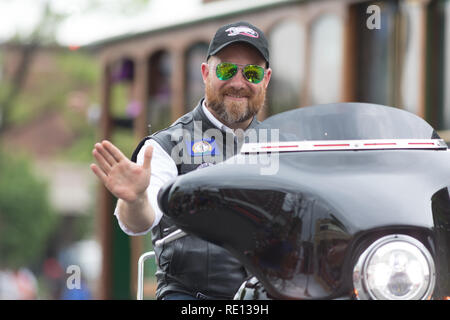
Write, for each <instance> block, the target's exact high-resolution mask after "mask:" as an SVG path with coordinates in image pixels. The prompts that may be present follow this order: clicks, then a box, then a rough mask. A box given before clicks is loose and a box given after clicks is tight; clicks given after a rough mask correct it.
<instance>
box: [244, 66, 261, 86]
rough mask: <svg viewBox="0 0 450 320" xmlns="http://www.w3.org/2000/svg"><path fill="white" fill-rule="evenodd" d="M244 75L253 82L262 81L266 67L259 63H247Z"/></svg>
mask: <svg viewBox="0 0 450 320" xmlns="http://www.w3.org/2000/svg"><path fill="white" fill-rule="evenodd" d="M243 71H244V76H245V78H246V79H247V80H248V82H251V83H260V82H261V81H262V79H264V68H263V67H260V66H257V65H253V64H250V65H247V66H245V68H244V70H243Z"/></svg>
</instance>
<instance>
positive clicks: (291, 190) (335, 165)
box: [159, 104, 450, 299]
mask: <svg viewBox="0 0 450 320" xmlns="http://www.w3.org/2000/svg"><path fill="white" fill-rule="evenodd" d="M302 119H303V120H302ZM304 119H307V120H304ZM299 121H302V122H299ZM263 125H264V126H268V127H271V128H280V131H282V132H281V135H280V137H283V138H286V137H287V138H289V139H294V140H299V141H300V140H328V139H331V140H345V139H430V138H438V136H437V134H436V133H435V131H434V130H433V128H432V127H431V126H429V125H428V124H427V123H426V122H425V121H423V120H422V119H420V118H419V117H417V116H415V115H412V114H410V113H407V112H405V111H402V110H399V109H395V108H390V107H383V106H375V105H368V104H332V105H326V106H317V107H310V108H302V109H299V110H294V111H288V112H285V113H283V114H280V115H276V116H274V117H271V118H269V119H268V120H266V121H264V122H263ZM268 156H269V158H271V159H272V160H274V161H279V168H278V170H277V172H276V173H274V174H271V175H264V174H261V165H259V164H258V163H259V162H258V157H259V155H258V154H241V155H237V156H235V157H233V158H231V159H229V160H228V161H225V162H224V163H223V164H220V165H216V166H213V167H207V168H204V169H201V170H196V171H194V172H191V173H188V174H186V175H183V176H180V177H178V178H177V179H176V180H175V181H174V182H173V183H170V184H167V185H166V186H165V187H164V188H162V191H161V193H160V199H159V203H160V207H161V208H163V211H164V213H165V214H166V215H167V216H169V217H171V218H172V219H173V221H174V222H175V224H176V225H177V226H178V227H180V228H181V229H183V230H184V231H186V232H189V233H193V234H194V235H196V236H198V237H201V238H203V239H205V240H207V241H210V242H213V243H215V244H218V245H221V246H223V247H225V248H226V249H228V250H229V251H230V252H231V253H232V254H234V255H235V256H236V257H237V258H238V259H239V260H240V261H241V262H242V263H243V264H244V265H245V266H246V267H247V268H248V269H249V270H250V271H251V272H252V273H253V275H255V276H256V277H257V278H258V279H259V280H260V281H261V283H263V285H264V287H265V288H266V289H267V292H268V294H269V295H270V296H271V297H274V298H279V299H331V298H338V297H342V296H345V295H349V294H351V291H352V289H353V286H352V279H351V274H352V270H353V263H354V261H355V259H357V256H358V254H359V253H360V252H361V251H362V250H363V249H364V248H365V247H367V246H368V245H370V243H371V241H374V240H375V239H376V238H377V237H378V236H380V235H386V234H391V233H406V234H410V235H412V236H414V237H416V238H418V239H419V240H420V241H422V242H424V244H425V245H426V246H427V247H428V248H429V249H430V252H432V254H433V256H435V258H436V261H435V262H436V264H439V267H438V270H439V272H443V273H445V272H446V274H444V275H441V277H443V278H441V279H444V283H445V282H446V283H447V284H444V285H443V286H442V285H441V288H442V289H441V291H440V292H441V293H443V295H447V296H448V295H450V290H449V287H448V273H449V271H448V270H449V269H448V265H449V263H448V252H449V250H450V249H449V247H450V244H449V243H448V239H447V238H446V236H445V232H443V231H442V230H448V229H446V228H448V224H447V222H448V221H449V219H448V215H447V214H445V212H446V211H445V212H444V214H443V213H442V210H443V209H437V208H441V207H445V206H446V205H447V206H448V202H446V201H447V200H446V198H445V196H444V195H445V194H444V193H443V192H442V193H438V190H441V189H442V188H445V187H446V186H448V185H449V181H450V152H449V151H448V150H442V149H441V150H432V149H430V150H346V151H316V152H314V151H307V152H286V153H273V154H269V155H268ZM254 160H256V161H254ZM447 194H448V193H447ZM432 198H433V199H435V200H433V201H432V200H431V199H432ZM432 205H433V209H432ZM442 216H443V217H444V218H442ZM437 227H439V228H440V230H441V231H437V230H438V228H437ZM439 232H440V233H439ZM436 248H438V249H439V250H441V251H445V252H444V253H441V254H436V251H437V250H438V249H436ZM446 277H447V278H446ZM445 279H447V280H445Z"/></svg>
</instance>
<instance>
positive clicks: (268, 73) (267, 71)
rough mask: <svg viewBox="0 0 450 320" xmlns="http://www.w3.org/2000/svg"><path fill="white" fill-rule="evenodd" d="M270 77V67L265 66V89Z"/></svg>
mask: <svg viewBox="0 0 450 320" xmlns="http://www.w3.org/2000/svg"><path fill="white" fill-rule="evenodd" d="M270 77H272V69H270V68H267V70H266V75H265V76H264V88H265V89H267V86H268V85H269V82H270Z"/></svg>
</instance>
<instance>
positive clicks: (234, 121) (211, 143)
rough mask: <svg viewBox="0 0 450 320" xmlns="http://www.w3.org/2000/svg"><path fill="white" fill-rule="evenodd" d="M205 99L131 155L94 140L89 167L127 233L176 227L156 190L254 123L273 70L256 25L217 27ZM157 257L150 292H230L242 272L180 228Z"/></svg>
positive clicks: (222, 153) (212, 156)
mask: <svg viewBox="0 0 450 320" xmlns="http://www.w3.org/2000/svg"><path fill="white" fill-rule="evenodd" d="M201 72H202V77H203V81H204V84H205V98H204V99H201V100H200V102H199V103H198V105H197V106H196V107H195V108H194V109H193V111H191V112H189V113H187V114H185V115H184V116H182V117H181V118H180V119H178V120H177V121H175V122H174V123H173V124H172V125H171V126H170V127H168V128H166V129H163V130H161V131H158V132H156V133H154V134H153V135H151V136H149V137H146V138H145V139H144V140H142V141H141V143H140V144H139V145H138V147H137V148H136V150H135V152H134V153H133V156H132V159H131V161H130V160H129V159H127V158H126V157H125V156H124V155H123V153H122V152H121V151H120V150H119V149H117V148H116V147H115V146H114V145H113V144H111V143H110V142H109V141H102V142H101V143H97V144H95V148H94V150H93V155H94V158H95V159H96V162H97V164H92V165H91V169H92V171H93V172H94V173H95V174H96V175H97V177H98V178H99V179H100V180H101V181H102V182H103V183H104V185H105V186H106V187H107V188H108V190H109V191H110V192H111V193H112V194H113V195H115V196H116V197H117V198H118V202H117V207H116V210H115V212H114V214H115V215H116V217H117V219H118V222H119V225H120V226H121V228H122V230H123V231H124V232H125V233H127V234H129V235H143V234H146V233H148V232H150V231H151V233H152V241H153V244H155V242H156V241H157V240H159V239H161V238H163V237H165V236H167V235H168V234H170V233H171V232H173V231H175V230H176V229H177V228H176V227H175V226H174V225H173V224H172V223H171V222H170V220H169V219H168V218H167V217H166V216H164V215H163V213H162V212H161V210H160V208H159V206H158V203H157V194H158V191H159V189H160V188H161V186H162V185H164V184H165V183H166V182H168V181H169V180H172V179H173V178H174V177H176V176H178V175H181V174H185V173H188V172H190V171H193V170H196V169H199V168H202V167H204V166H207V165H212V164H216V163H218V162H221V161H223V160H225V159H227V158H229V157H230V156H232V155H234V154H236V153H237V151H238V148H239V139H238V137H237V136H236V133H237V132H238V131H239V132H244V131H246V130H249V129H251V128H254V127H255V126H256V125H257V124H258V121H257V120H256V115H257V113H258V112H259V111H260V110H261V108H262V107H263V105H264V101H265V96H266V90H267V86H268V84H269V81H270V77H271V73H272V70H271V69H270V68H269V50H268V43H267V40H266V38H265V36H264V34H263V32H262V31H261V30H260V29H258V28H257V27H255V26H253V25H252V24H250V23H247V22H237V23H232V24H228V25H225V26H223V27H221V28H219V29H218V30H217V32H216V34H215V35H214V38H213V39H212V40H211V43H210V45H209V48H208V53H207V59H206V62H205V63H202V65H201ZM154 249H155V253H156V257H157V262H158V265H157V272H156V277H157V280H158V288H157V293H156V297H157V299H165V300H169V299H172V300H173V299H183V300H187V299H231V298H232V297H233V296H234V294H235V292H236V291H237V289H238V288H239V286H240V285H241V284H242V282H243V281H244V280H245V278H246V277H247V276H248V275H247V273H246V270H245V269H244V267H243V266H242V265H241V264H240V263H239V261H237V260H236V259H235V258H234V257H232V256H231V255H230V254H229V253H228V252H227V251H226V250H225V249H223V248H221V247H218V246H216V245H214V244H212V243H209V242H206V241H203V240H201V239H199V238H197V237H195V236H192V235H187V236H185V237H182V238H180V239H177V240H176V241H174V242H171V243H168V244H165V245H164V246H163V247H162V248H157V247H155V248H154Z"/></svg>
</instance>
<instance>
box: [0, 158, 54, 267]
mask: <svg viewBox="0 0 450 320" xmlns="http://www.w3.org/2000/svg"><path fill="white" fill-rule="evenodd" d="M0 177H1V178H0V268H11V269H16V268H18V267H20V266H25V265H30V264H32V263H34V262H35V261H36V259H38V258H39V257H40V256H42V252H43V250H44V249H45V246H46V243H47V240H48V237H49V235H50V233H51V232H52V230H53V227H54V225H55V223H56V222H57V216H56V214H55V212H54V210H53V209H52V207H51V205H50V202H49V199H48V188H47V185H46V183H45V181H43V180H41V179H39V178H38V177H36V176H35V175H34V174H33V171H32V168H31V165H30V163H29V161H28V160H26V159H25V158H24V157H23V156H17V155H14V156H13V155H9V154H6V153H5V152H2V151H1V150H0Z"/></svg>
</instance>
